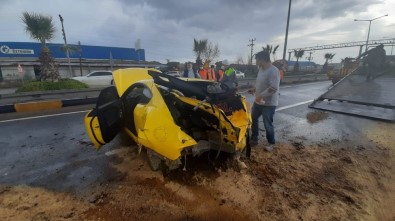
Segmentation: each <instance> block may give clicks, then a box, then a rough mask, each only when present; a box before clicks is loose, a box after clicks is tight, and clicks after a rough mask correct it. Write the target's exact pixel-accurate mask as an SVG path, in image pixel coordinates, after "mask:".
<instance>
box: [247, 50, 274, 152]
mask: <svg viewBox="0 0 395 221" xmlns="http://www.w3.org/2000/svg"><path fill="white" fill-rule="evenodd" d="M255 59H256V64H257V66H258V68H259V71H258V75H257V78H256V83H255V88H252V89H250V90H249V92H250V93H251V94H255V99H254V104H253V105H252V109H251V118H252V126H251V130H252V134H251V146H256V145H257V144H258V135H259V121H258V119H259V117H261V116H262V118H263V124H264V126H265V130H266V139H267V142H268V145H266V146H265V149H266V150H267V151H269V152H270V151H272V150H273V148H274V144H275V143H276V140H275V135H274V125H273V117H274V112H275V110H276V107H277V105H278V98H279V93H280V73H279V70H278V69H277V68H276V67H275V66H274V65H272V63H271V61H270V54H269V53H268V52H267V51H261V52H258V53H257V54H256V55H255Z"/></svg>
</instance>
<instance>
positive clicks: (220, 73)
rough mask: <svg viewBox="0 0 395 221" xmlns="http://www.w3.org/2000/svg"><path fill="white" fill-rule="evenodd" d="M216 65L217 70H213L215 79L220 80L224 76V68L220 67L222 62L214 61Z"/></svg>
mask: <svg viewBox="0 0 395 221" xmlns="http://www.w3.org/2000/svg"><path fill="white" fill-rule="evenodd" d="M215 64H216V65H217V70H216V71H215V79H216V80H217V81H218V82H220V81H222V78H224V70H223V69H222V62H217V63H215Z"/></svg>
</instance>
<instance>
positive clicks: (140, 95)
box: [126, 85, 152, 104]
mask: <svg viewBox="0 0 395 221" xmlns="http://www.w3.org/2000/svg"><path fill="white" fill-rule="evenodd" d="M151 98H152V93H151V91H150V90H149V89H148V88H147V87H145V86H143V85H135V86H134V87H133V89H132V90H130V91H129V92H128V93H127V97H126V99H127V100H130V99H131V100H134V101H135V102H137V103H139V104H147V103H148V102H149V101H150V100H151Z"/></svg>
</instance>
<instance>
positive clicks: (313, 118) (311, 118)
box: [306, 111, 329, 124]
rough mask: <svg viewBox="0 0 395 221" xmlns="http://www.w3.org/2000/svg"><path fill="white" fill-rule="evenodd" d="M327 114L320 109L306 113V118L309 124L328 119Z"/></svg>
mask: <svg viewBox="0 0 395 221" xmlns="http://www.w3.org/2000/svg"><path fill="white" fill-rule="evenodd" d="M328 117H329V114H328V113H326V112H322V111H314V112H309V113H308V114H306V119H307V121H308V122H309V123H310V124H314V123H317V122H319V121H323V120H326V119H328Z"/></svg>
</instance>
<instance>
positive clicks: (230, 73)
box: [225, 68, 236, 77]
mask: <svg viewBox="0 0 395 221" xmlns="http://www.w3.org/2000/svg"><path fill="white" fill-rule="evenodd" d="M225 75H226V76H228V77H230V76H232V75H236V71H235V69H233V68H228V69H226V70H225Z"/></svg>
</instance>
